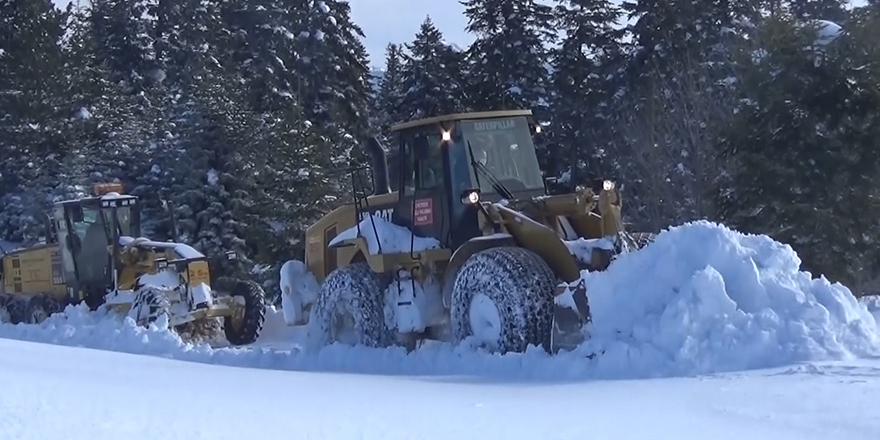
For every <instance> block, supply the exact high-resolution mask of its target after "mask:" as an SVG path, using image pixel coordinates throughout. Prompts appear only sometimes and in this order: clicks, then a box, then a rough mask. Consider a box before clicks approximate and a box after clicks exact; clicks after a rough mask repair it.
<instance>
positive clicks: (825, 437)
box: [0, 339, 880, 440]
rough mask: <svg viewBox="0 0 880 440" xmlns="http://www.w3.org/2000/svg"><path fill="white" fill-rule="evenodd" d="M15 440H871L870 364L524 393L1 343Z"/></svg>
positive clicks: (520, 387)
mask: <svg viewBox="0 0 880 440" xmlns="http://www.w3.org/2000/svg"><path fill="white" fill-rule="evenodd" d="M0 353H2V354H3V355H2V356H0V438H3V439H10V440H11V439H15V440H46V439H62V438H63V439H65V440H80V439H82V440H104V439H107V440H117V439H122V438H124V439H127V440H140V439H144V440H153V439H159V438H161V439H166V440H175V439H182V440H192V439H206V440H224V439H234V440H241V439H247V438H255V439H265V440H271V439H316V440H317V439H327V440H347V439H367V440H369V439H377V440H380V439H381V440H411V439H416V438H417V439H423V440H433V439H437V440H450V439H481V440H482V439H534V438H553V439H584V438H596V439H615V440H627V439H651V440H665V439H669V440H688V439H695V440H697V439H699V440H703V439H706V438H712V439H717V440H725V439H730V440H741V439H743V438H748V439H750V440H763V439H768V440H771V439H772V440H786V439H792V440H810V439H816V440H833V439H847V440H860V439H865V440H868V439H870V440H874V439H876V438H877V433H878V432H880V417H877V416H876V404H877V398H878V396H880V362H876V361H875V362H849V363H843V364H840V363H839V364H830V365H820V366H813V365H804V366H798V367H790V368H781V369H775V370H769V371H760V372H751V373H745V374H726V375H721V376H714V377H703V378H691V379H685V378H670V379H653V380H625V381H623V380H622V381H563V382H558V383H552V382H531V383H523V382H517V381H507V380H504V379H503V378H501V377H499V378H498V379H497V380H492V379H491V378H481V379H474V378H469V377H454V376H453V377H394V376H377V375H351V374H334V373H307V372H290V371H272V370H264V369H246V368H233V367H224V366H217V365H204V364H197V363H190V362H181V361H175V360H168V359H160V358H154V357H145V356H137V355H128V354H121V353H113V352H106V351H98V350H91V349H85V348H71V347H59V346H53V345H46V344H39V343H30V342H22V341H15V340H6V339H0Z"/></svg>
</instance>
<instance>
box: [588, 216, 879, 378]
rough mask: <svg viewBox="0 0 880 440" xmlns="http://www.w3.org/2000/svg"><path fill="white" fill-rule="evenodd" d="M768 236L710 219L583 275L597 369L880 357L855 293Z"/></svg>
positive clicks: (735, 366) (667, 370) (647, 370)
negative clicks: (806, 267)
mask: <svg viewBox="0 0 880 440" xmlns="http://www.w3.org/2000/svg"><path fill="white" fill-rule="evenodd" d="M800 263H801V262H800V259H799V258H798V256H797V254H796V253H795V252H794V251H793V250H792V249H791V247H789V246H787V245H783V244H780V243H778V242H775V241H773V240H772V239H770V238H769V237H767V236H753V235H744V234H740V233H738V232H735V231H731V230H730V229H727V228H725V227H723V226H719V225H715V224H712V223H708V222H696V223H690V224H687V225H684V226H680V227H676V228H672V229H670V230H668V231H664V232H663V233H661V234H659V235H658V237H657V239H656V241H655V242H654V243H653V244H651V245H649V246H647V247H646V248H645V249H643V250H642V251H640V252H635V253H631V254H626V255H623V256H621V257H620V258H619V259H617V260H616V261H615V262H614V263H613V264H612V265H611V266H610V267H609V268H608V270H607V271H606V272H601V273H592V274H590V273H586V274H585V281H586V286H587V292H588V295H589V298H590V307H591V311H592V313H593V328H592V340H591V341H589V342H588V343H586V344H584V346H583V347H581V348H580V349H582V350H585V351H587V352H594V351H595V352H601V353H603V354H602V355H601V356H599V357H598V358H597V361H596V364H597V367H598V368H607V369H609V370H611V369H625V370H629V371H630V373H634V374H636V375H639V376H642V375H654V374H659V375H668V374H693V373H710V372H719V371H732V370H743V369H753V368H764V367H773V366H779V365H783V364H789V363H793V362H799V361H816V360H829V359H844V358H849V357H853V356H871V355H875V354H877V353H880V336H878V328H877V324H876V322H875V320H874V317H873V316H871V314H870V313H868V311H867V309H866V308H865V307H863V306H862V305H860V304H859V303H858V301H857V300H856V299H855V297H854V296H853V295H852V293H851V292H850V291H849V290H847V288H845V287H843V286H842V285H839V284H831V283H830V282H829V281H827V280H826V279H825V278H824V277H823V278H819V279H812V278H811V276H810V274H809V273H807V272H801V271H799V267H800Z"/></svg>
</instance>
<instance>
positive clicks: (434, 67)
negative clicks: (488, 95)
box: [399, 17, 464, 120]
mask: <svg viewBox="0 0 880 440" xmlns="http://www.w3.org/2000/svg"><path fill="white" fill-rule="evenodd" d="M406 48H407V50H408V51H409V54H404V60H405V61H404V63H403V69H402V70H403V72H402V77H403V90H404V95H403V99H402V100H401V102H400V108H399V112H400V114H401V116H402V117H403V119H407V120H408V119H421V118H427V117H432V116H439V115H441V114H446V113H456V112H459V111H462V110H464V103H463V94H464V91H463V87H462V84H460V79H459V77H458V76H457V75H458V73H459V72H460V65H461V60H460V59H459V56H458V55H459V54H458V53H456V52H455V51H454V50H453V49H452V48H451V47H449V46H448V45H446V44H445V42H444V40H443V34H441V33H440V31H439V30H438V29H437V28H436V27H435V26H434V23H433V22H432V21H431V18H430V17H427V18H425V21H424V22H422V25H421V27H420V29H419V32H418V33H417V34H416V37H415V40H414V41H413V42H412V43H409V44H407V45H406Z"/></svg>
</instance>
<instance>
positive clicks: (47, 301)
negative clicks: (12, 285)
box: [22, 295, 63, 324]
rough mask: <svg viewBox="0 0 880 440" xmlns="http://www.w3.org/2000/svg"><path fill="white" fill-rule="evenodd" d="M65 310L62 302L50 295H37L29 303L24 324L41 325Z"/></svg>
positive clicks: (23, 320) (23, 318)
mask: <svg viewBox="0 0 880 440" xmlns="http://www.w3.org/2000/svg"><path fill="white" fill-rule="evenodd" d="M62 310H63V307H62V305H61V302H60V301H58V300H57V299H55V298H53V297H51V296H49V295H35V296H32V297H31V299H30V300H28V302H27V306H26V308H25V312H24V316H23V317H22V322H25V323H27V324H41V323H42V322H43V321H45V320H46V319H48V318H49V317H50V316H52V315H53V314H55V313H60V312H61V311H62Z"/></svg>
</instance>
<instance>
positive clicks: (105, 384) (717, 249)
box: [0, 222, 880, 440]
mask: <svg viewBox="0 0 880 440" xmlns="http://www.w3.org/2000/svg"><path fill="white" fill-rule="evenodd" d="M799 264H800V261H799V259H798V257H797V255H796V254H795V253H794V252H793V251H792V250H791V248H790V247H788V246H786V245H783V244H780V243H777V242H774V241H772V240H770V239H769V238H767V237H763V236H747V235H743V234H739V233H736V232H734V231H730V230H728V229H726V228H724V227H720V226H718V225H713V224H710V223H706V222H698V223H693V224H689V225H685V226H682V227H678V228H672V229H671V230H669V231H666V232H663V233H661V234H659V235H658V237H657V239H656V240H655V242H654V243H652V244H651V245H649V246H648V247H647V248H646V249H644V250H642V251H640V252H636V253H633V254H628V255H625V256H623V257H621V258H620V259H619V260H617V261H615V262H614V263H613V264H612V265H611V267H610V268H609V269H608V270H607V271H606V272H602V273H595V274H584V277H585V281H586V284H587V290H588V293H589V296H590V301H591V306H592V312H593V317H594V325H593V327H592V329H591V338H590V339H589V340H588V342H586V343H585V344H584V345H583V346H581V347H580V348H578V349H577V350H575V351H573V352H568V353H561V354H559V355H557V356H550V355H548V354H546V353H544V352H543V351H541V350H540V349H534V350H530V351H528V352H526V353H523V354H508V355H505V356H499V355H494V354H490V353H486V352H481V351H478V350H475V349H473V348H471V347H468V346H467V344H463V345H462V346H458V347H456V346H452V345H450V344H446V343H440V342H435V343H428V344H425V345H424V346H423V347H421V348H419V349H417V350H416V351H414V352H412V353H407V352H406V351H405V350H404V349H403V348H394V349H385V350H381V349H369V348H365V347H346V346H339V345H334V346H330V347H314V346H311V345H310V344H309V343H308V339H307V338H306V337H305V336H304V329H303V328H288V327H287V326H286V325H285V323H284V319H283V315H282V313H281V311H277V310H274V309H272V310H270V312H269V315H268V316H267V321H266V326H265V328H264V332H263V336H262V337H261V340H260V341H259V342H258V343H257V344H255V345H254V346H251V347H247V348H229V347H216V346H215V347H210V346H208V345H203V344H202V345H193V344H185V343H183V342H182V341H181V340H180V339H179V338H178V337H177V336H175V335H174V334H172V333H169V332H167V331H162V330H158V329H156V328H152V329H141V328H138V327H136V326H135V325H134V323H133V322H132V321H131V320H130V319H125V320H123V319H122V318H118V317H115V316H107V315H102V314H101V313H90V312H88V311H87V310H86V309H84V308H82V307H80V308H76V307H69V308H68V309H67V310H66V314H65V315H54V316H52V317H50V319H49V320H47V321H46V322H44V323H43V324H41V325H39V326H28V325H18V326H12V325H8V324H0V438H4V439H5V438H11V439H31V438H34V439H37V438H39V439H45V438H61V437H64V438H72V439H76V438H79V437H77V436H81V437H82V438H89V439H101V438H105V437H106V438H120V437H124V438H127V439H137V438H153V437H156V436H159V435H162V436H163V437H166V438H177V437H180V438H193V437H196V438H206V439H207V438H211V439H220V438H241V437H242V436H247V437H255V438H267V439H272V438H303V439H306V438H308V439H311V438H330V439H346V438H381V439H397V438H401V439H412V438H420V439H433V438H437V439H450V438H479V439H485V438H536V437H537V438H547V437H550V438H566V439H567V438H585V437H593V438H614V439H621V438H623V439H627V438H651V439H666V438H668V439H675V440H681V439H688V438H694V439H697V438H700V439H702V438H707V437H711V438H713V439H725V438H731V439H733V438H736V439H740V438H743V437H747V436H748V437H749V438H752V439H756V440H758V439H764V438H767V439H770V438H772V439H774V440H777V439H780V438H782V439H786V438H792V439H795V438H797V439H840V438H848V439H859V438H865V439H867V438H871V439H874V438H877V433H878V432H880V417H876V411H875V408H876V402H877V401H878V399H880V336H878V335H880V328H878V325H877V319H876V318H875V316H877V317H880V313H877V311H878V310H880V302H878V303H877V304H874V302H875V301H878V300H876V299H866V300H863V302H862V303H859V302H858V301H856V299H855V298H854V297H853V295H852V294H851V293H850V292H849V291H848V290H847V289H846V288H845V287H843V286H840V285H837V284H832V283H829V282H828V281H826V280H824V279H821V278H820V279H812V277H811V276H810V275H809V274H807V273H804V272H800V271H799V270H798V267H799ZM871 312H874V313H875V315H872V313H871ZM78 347H83V348H78ZM94 349H97V350H94ZM110 351H114V352H118V353H110ZM592 354H599V355H598V356H597V357H596V358H595V359H592V360H590V359H588V358H587V355H592ZM142 355H147V356H142ZM178 395H179V396H181V397H180V398H177V397H176V396H178ZM202 404H203V405H205V406H204V407H203V408H204V409H198V408H200V407H197V406H194V405H202ZM194 408H196V410H194ZM236 411H239V413H236ZM45 414H52V415H53V416H52V417H46V416H45ZM235 414H242V417H240V418H236V417H234V415H235ZM193 417H201V419H194V418H193Z"/></svg>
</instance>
